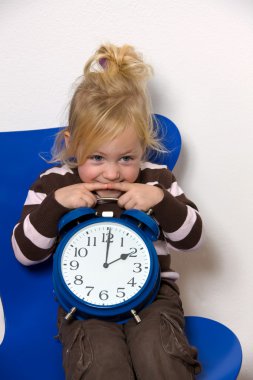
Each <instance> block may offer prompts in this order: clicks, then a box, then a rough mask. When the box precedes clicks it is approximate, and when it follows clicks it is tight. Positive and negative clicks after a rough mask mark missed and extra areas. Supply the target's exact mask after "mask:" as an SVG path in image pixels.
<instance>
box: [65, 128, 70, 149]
mask: <svg viewBox="0 0 253 380" xmlns="http://www.w3.org/2000/svg"><path fill="white" fill-rule="evenodd" d="M69 138H70V133H69V131H67V130H66V131H64V140H65V145H66V147H68V145H69Z"/></svg>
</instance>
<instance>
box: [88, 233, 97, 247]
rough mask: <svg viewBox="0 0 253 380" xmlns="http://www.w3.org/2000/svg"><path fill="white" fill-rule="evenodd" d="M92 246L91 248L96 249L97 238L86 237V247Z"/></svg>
mask: <svg viewBox="0 0 253 380" xmlns="http://www.w3.org/2000/svg"><path fill="white" fill-rule="evenodd" d="M91 245H92V246H93V247H96V246H97V238H96V236H94V237H93V238H92V237H90V236H88V242H87V247H90V246H91Z"/></svg>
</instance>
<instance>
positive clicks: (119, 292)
mask: <svg viewBox="0 0 253 380" xmlns="http://www.w3.org/2000/svg"><path fill="white" fill-rule="evenodd" d="M123 290H125V288H118V289H117V294H116V297H118V298H123V297H125V295H126V293H125V292H123Z"/></svg>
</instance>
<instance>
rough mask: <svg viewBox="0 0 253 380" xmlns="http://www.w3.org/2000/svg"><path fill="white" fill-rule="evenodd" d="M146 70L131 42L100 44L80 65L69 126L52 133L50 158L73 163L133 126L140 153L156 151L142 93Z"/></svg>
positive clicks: (145, 94) (147, 102) (145, 93)
mask: <svg viewBox="0 0 253 380" xmlns="http://www.w3.org/2000/svg"><path fill="white" fill-rule="evenodd" d="M151 74H152V68H151V66H150V65H148V64H146V63H144V61H143V59H142V57H141V55H140V54H139V53H137V52H136V51H135V49H134V48H133V47H132V46H129V45H124V46H122V47H117V46H115V45H112V44H107V45H102V46H100V48H99V49H98V50H97V51H96V52H95V54H94V55H93V56H92V57H91V58H90V59H89V60H88V62H87V63H86V65H85V67H84V73H83V76H82V77H81V82H80V83H79V85H78V86H77V88H76V90H75V92H74V95H73V98H72V100H71V103H70V109H69V120H68V123H69V125H68V127H67V128H66V129H64V130H61V131H60V132H59V133H58V135H57V137H56V140H55V144H54V146H53V150H52V160H51V162H59V161H60V162H61V163H66V164H68V165H69V166H70V167H75V166H78V165H80V164H82V163H84V162H85V160H86V159H87V157H88V156H89V155H90V154H92V153H93V152H94V151H95V150H96V149H97V148H98V147H99V145H101V144H102V143H105V142H106V141H109V140H113V139H114V138H115V137H117V136H119V135H121V134H122V132H123V131H124V130H125V129H126V128H128V127H129V126H133V127H134V128H135V131H136V133H137V136H138V138H139V139H140V143H141V145H142V148H143V150H144V152H146V151H147V149H149V148H151V149H155V150H160V149H161V145H160V143H159V141H158V139H157V137H156V133H155V128H154V125H153V118H152V111H151V102H150V98H149V94H148V91H147V82H148V79H149V78H150V76H151ZM66 132H68V133H69V140H68V144H65V143H64V137H65V134H66Z"/></svg>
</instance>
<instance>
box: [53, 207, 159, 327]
mask: <svg viewBox="0 0 253 380" xmlns="http://www.w3.org/2000/svg"><path fill="white" fill-rule="evenodd" d="M83 218H88V219H87V220H83V221H82V219H83ZM107 222H110V223H115V224H120V225H122V226H126V227H128V228H130V229H131V230H133V231H134V232H135V233H136V234H137V235H139V236H140V237H141V239H142V240H143V241H144V243H145V245H146V246H147V249H148V251H149V255H150V271H149V274H148V277H147V279H146V281H145V283H144V285H143V287H142V288H141V289H140V290H139V291H138V292H137V293H136V294H135V295H134V296H133V297H132V298H130V299H129V300H127V301H125V302H122V303H119V304H115V305H112V306H102V305H101V306H100V305H99V306H98V305H93V304H91V303H89V302H86V301H83V300H81V299H80V298H78V297H77V296H76V295H75V294H74V293H73V292H72V291H71V290H70V289H69V287H68V286H67V284H66V283H65V280H64V278H63V275H62V272H61V258H62V253H63V250H64V247H65V246H66V244H67V242H68V241H69V239H70V238H71V237H72V236H73V235H74V234H76V233H77V232H79V231H80V230H82V229H83V228H85V227H87V226H89V225H94V224H99V223H107ZM73 224H75V225H74V226H73ZM140 224H141V226H142V229H141V228H140V227H139V225H140ZM59 230H60V231H61V232H62V239H61V240H60V242H59V244H58V247H57V249H56V252H55V255H54V263H53V284H54V291H55V295H56V298H57V300H58V302H59V303H60V305H61V306H62V307H63V309H64V310H65V311H66V312H69V311H70V310H71V309H72V308H73V307H75V308H76V312H75V318H77V319H86V318H100V319H104V320H110V321H114V322H117V323H125V322H126V320H127V319H129V318H130V317H131V315H132V314H131V310H132V309H134V310H136V311H137V312H138V311H140V310H141V309H142V308H144V307H145V306H147V305H148V304H150V303H151V302H152V301H153V300H154V299H155V297H156V295H157V293H158V290H159V287H160V266H159V261H158V257H157V253H156V250H155V248H154V245H153V244H152V241H155V240H157V238H158V236H159V227H158V225H157V223H156V222H155V221H154V220H153V219H152V218H151V217H150V216H148V215H147V214H145V213H144V212H142V211H139V210H127V211H124V212H123V213H122V214H121V217H120V218H114V217H96V215H95V210H94V209H91V208H86V207H83V208H79V209H76V210H73V211H70V212H69V213H68V214H66V215H64V217H63V218H62V219H61V220H60V222H59Z"/></svg>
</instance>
